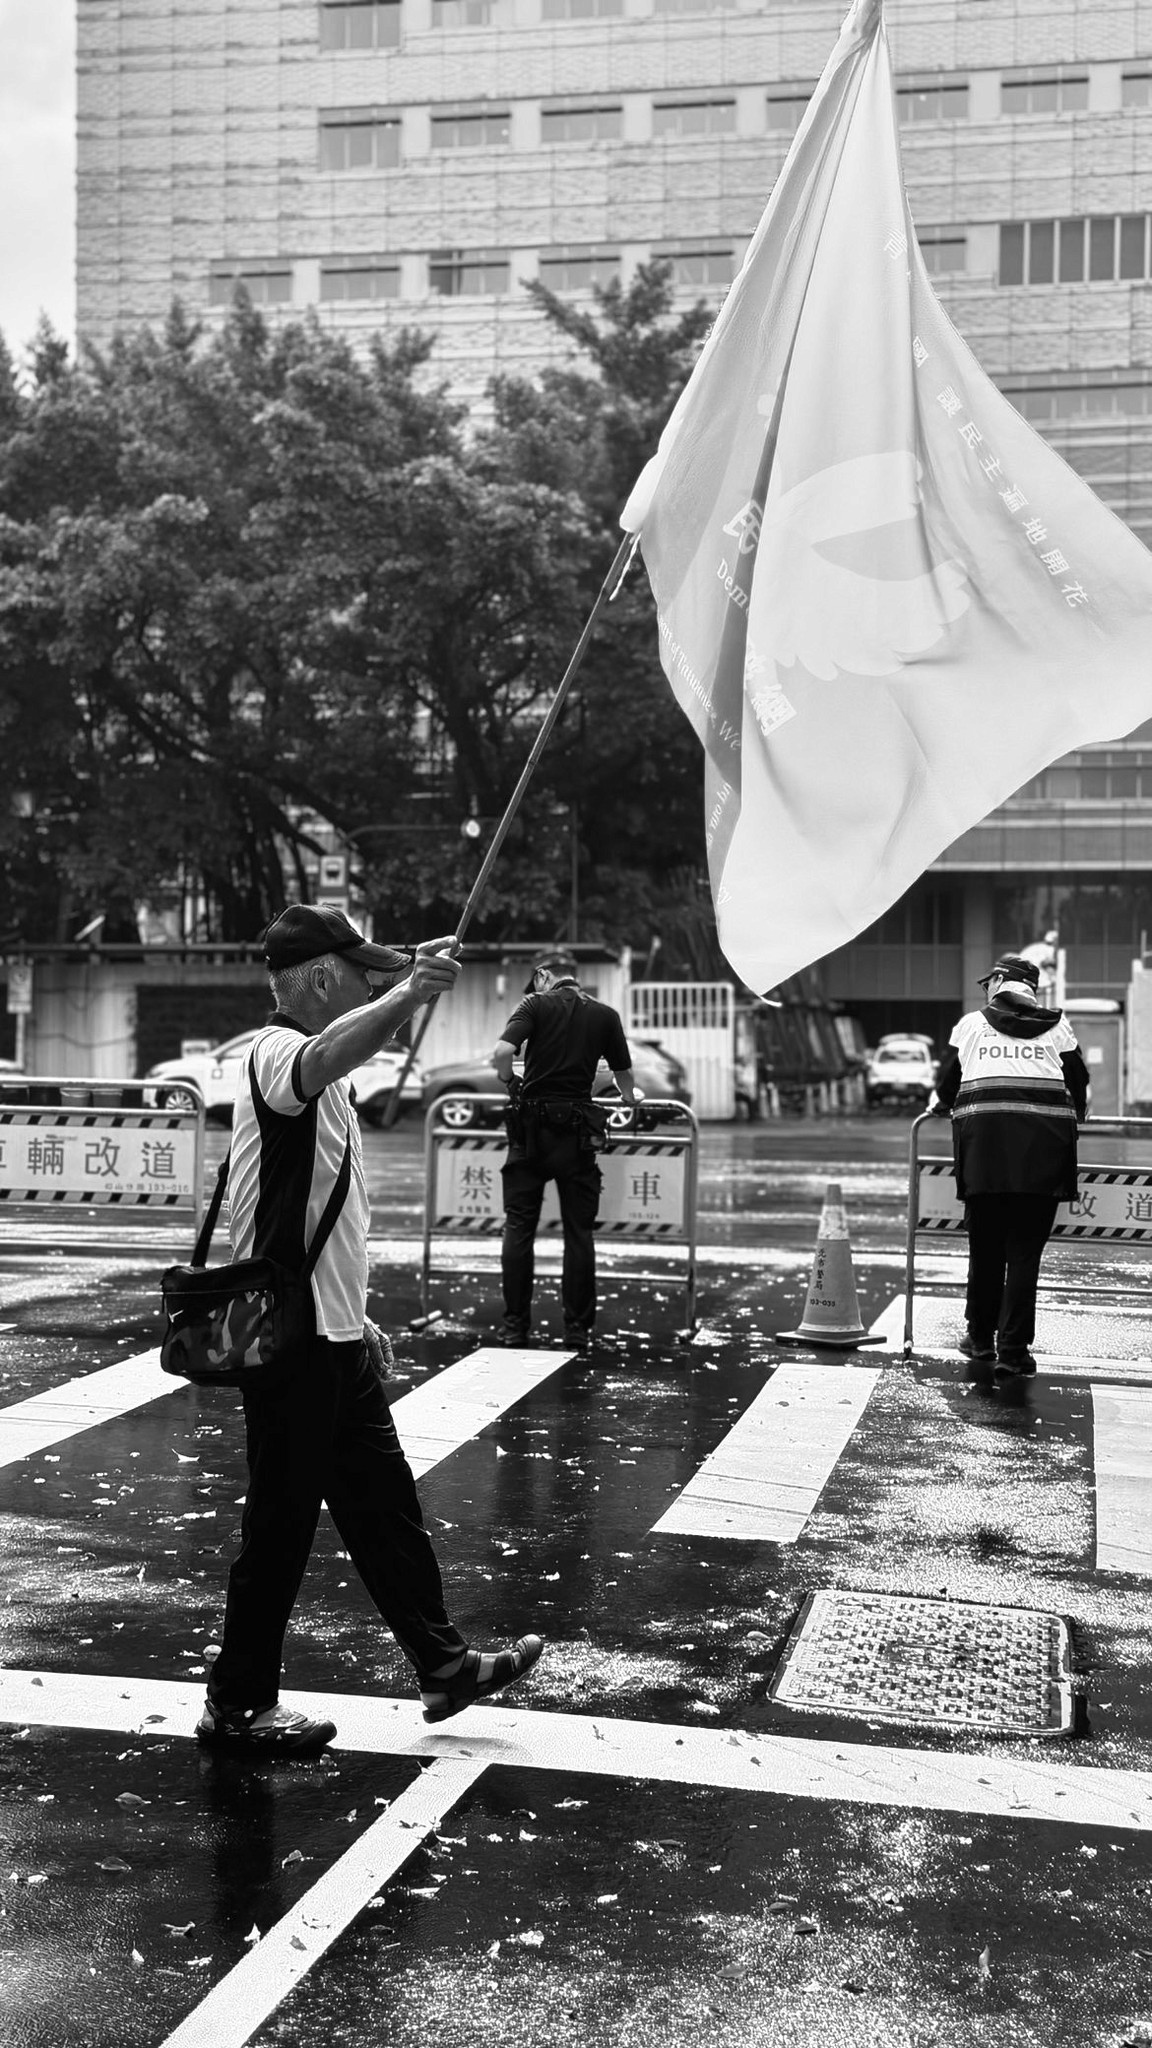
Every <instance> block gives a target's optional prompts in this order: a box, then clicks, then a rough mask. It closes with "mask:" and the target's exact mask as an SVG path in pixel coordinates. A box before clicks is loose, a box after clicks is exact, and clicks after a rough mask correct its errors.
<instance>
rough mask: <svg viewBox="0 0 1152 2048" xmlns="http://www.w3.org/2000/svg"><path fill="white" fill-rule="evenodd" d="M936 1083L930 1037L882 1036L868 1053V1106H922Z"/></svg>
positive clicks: (866, 1076)
mask: <svg viewBox="0 0 1152 2048" xmlns="http://www.w3.org/2000/svg"><path fill="white" fill-rule="evenodd" d="M935 1085H936V1062H935V1060H934V1059H933V1057H932V1047H931V1041H930V1040H929V1039H927V1038H913V1037H898V1036H896V1035H892V1036H890V1037H887V1038H882V1039H881V1041H880V1043H879V1045H878V1046H877V1047H876V1050H875V1052H871V1053H869V1055H868V1065H867V1067H866V1069H865V1073H864V1093H865V1096H866V1098H867V1101H868V1103H869V1106H872V1105H875V1104H879V1103H887V1102H890V1103H895V1104H899V1105H902V1106H906V1105H908V1104H913V1105H915V1106H916V1107H918V1108H923V1106H924V1104H925V1103H926V1102H927V1100H928V1097H929V1096H930V1095H931V1093H932V1090H933V1088H934V1087H935Z"/></svg>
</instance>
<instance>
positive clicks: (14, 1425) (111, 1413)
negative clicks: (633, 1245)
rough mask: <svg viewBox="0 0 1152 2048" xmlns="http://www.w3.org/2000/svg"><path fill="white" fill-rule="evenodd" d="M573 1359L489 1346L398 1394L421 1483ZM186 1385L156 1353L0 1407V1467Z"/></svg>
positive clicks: (396, 1410) (399, 1418) (396, 1409)
mask: <svg viewBox="0 0 1152 2048" xmlns="http://www.w3.org/2000/svg"><path fill="white" fill-rule="evenodd" d="M572 1356H573V1354H572V1352H571V1351H529V1350H524V1351H511V1350H510V1351H505V1350H502V1349H489V1348H488V1347H487V1346H484V1347H482V1348H481V1349H480V1350H478V1351H473V1352H472V1353H471V1354H470V1355H469V1356H468V1357H467V1358H462V1359H460V1360H459V1362H458V1363H457V1364H456V1365H450V1366H446V1367H445V1369H444V1371H443V1372H440V1373H437V1374H436V1375H435V1376H434V1378H432V1379H430V1380H427V1381H425V1383H424V1384H423V1385H422V1386H419V1387H413V1389H412V1391H411V1392H410V1393H407V1394H401V1395H399V1396H398V1397H397V1398H396V1400H395V1401H393V1402H392V1404H391V1405H392V1414H393V1418H394V1420H395V1422H396V1426H397V1428H398V1429H399V1431H400V1441H401V1442H402V1443H403V1445H404V1447H405V1450H406V1451H407V1452H408V1456H409V1461H410V1463H411V1465H412V1469H413V1471H414V1472H415V1473H416V1475H417V1477H419V1476H420V1474H421V1473H422V1472H429V1471H431V1469H432V1467H433V1466H434V1465H438V1464H439V1463H440V1462H441V1460H442V1459H444V1458H447V1457H449V1456H450V1455H451V1453H452V1452H453V1451H456V1450H459V1448H460V1446H461V1445H462V1444H466V1443H468V1442H469V1441H470V1440H471V1438H472V1437H474V1436H476V1435H477V1434H478V1432H479V1431H480V1430H482V1429H486V1428H487V1426H488V1424H489V1423H491V1422H495V1421H496V1420H497V1418H498V1417H499V1416H500V1415H502V1414H503V1413H504V1412H505V1410H506V1409H508V1408H511V1407H513V1406H514V1405H515V1403H516V1402H517V1401H519V1400H522V1399H523V1397H524V1395H525V1394H529V1393H531V1391H532V1389H533V1387H536V1386H539V1384H540V1382H541V1380H545V1379H548V1378H549V1377H550V1376H551V1374H552V1373H554V1372H556V1371H557V1370H558V1369H559V1367H560V1366H562V1365H564V1364H565V1363H566V1361H567V1360H568V1359H569V1358H571V1357H572ZM186 1385H187V1381H185V1380H179V1379H174V1378H173V1377H172V1375H171V1374H170V1373H165V1372H161V1370H160V1365H159V1362H158V1359H157V1356H156V1353H155V1351H144V1352H141V1353H140V1354H139V1355H138V1356H137V1357H135V1358H122V1359H121V1360H120V1362H119V1364H117V1365H107V1366H104V1367H103V1369H102V1370H101V1371H99V1372H91V1373H86V1374H85V1375H84V1376H83V1378H81V1379H75V1380H67V1381H65V1383H64V1384H63V1386H59V1387H51V1388H49V1390H48V1391H47V1392H46V1393H43V1394H33V1395H32V1396H31V1397H30V1398H29V1399H28V1400H27V1401H14V1402H12V1403H11V1405H10V1406H9V1407H7V1408H0V1467H2V1466H5V1465H15V1464H17V1463H19V1461H20V1459H22V1458H30V1457H32V1456H33V1454H34V1453H35V1452H37V1451H44V1450H48V1449H49V1448H50V1446H51V1445H53V1444H58V1443H63V1442H65V1441H66V1440H67V1439H68V1438H69V1437H72V1436H78V1435H79V1434H80V1433H81V1431H82V1430H85V1429H95V1428H97V1427H98V1426H99V1425H100V1424H101V1423H104V1422H115V1421H116V1419H117V1418H118V1417H119V1416H121V1415H127V1414H129V1413H130V1412H131V1411H132V1410H133V1409H134V1408H143V1407H145V1406H146V1405H147V1404H148V1402H150V1401H158V1400H159V1399H160V1398H161V1396H162V1395H164V1394H171V1393H175V1392H176V1390H177V1389H178V1388H180V1387H183V1386H186Z"/></svg>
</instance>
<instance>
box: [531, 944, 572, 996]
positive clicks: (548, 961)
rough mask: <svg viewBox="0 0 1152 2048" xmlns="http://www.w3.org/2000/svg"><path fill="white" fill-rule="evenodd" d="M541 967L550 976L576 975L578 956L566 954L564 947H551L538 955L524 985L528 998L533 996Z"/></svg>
mask: <svg viewBox="0 0 1152 2048" xmlns="http://www.w3.org/2000/svg"><path fill="white" fill-rule="evenodd" d="M541 967H546V968H547V969H548V972H549V974H573V975H574V974H575V973H576V955H575V954H574V953H566V952H565V951H564V948H563V946H550V947H549V949H548V951H547V952H545V953H537V955H536V958H535V959H534V961H533V962H532V969H531V972H530V974H529V976H528V979H527V981H526V982H525V984H524V993H525V995H526V996H530V995H531V993H532V984H533V982H534V981H535V979H536V973H537V969H538V968H541Z"/></svg>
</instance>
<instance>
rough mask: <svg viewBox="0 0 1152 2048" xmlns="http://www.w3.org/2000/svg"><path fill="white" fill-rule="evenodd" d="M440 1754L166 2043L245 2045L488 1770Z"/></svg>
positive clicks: (180, 2046) (183, 2047) (178, 2047)
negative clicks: (444, 1757)
mask: <svg viewBox="0 0 1152 2048" xmlns="http://www.w3.org/2000/svg"><path fill="white" fill-rule="evenodd" d="M486 1768H487V1765H486V1764H484V1763H459V1762H449V1761H446V1760H444V1759H443V1758H438V1759H437V1760H436V1761H435V1762H434V1763H432V1764H430V1765H429V1767H428V1769H427V1770H426V1771H424V1772H423V1773H422V1774H421V1776H420V1777H419V1778H417V1779H416V1781H415V1783H414V1784H411V1785H409V1786H408V1788H407V1790H406V1791H404V1792H401V1794H400V1796H399V1798H397V1799H394V1800H393V1801H392V1804H391V1806H389V1808H388V1810H387V1812H386V1813H382V1814H381V1816H380V1818H379V1820H378V1821H376V1822H375V1824H374V1825H373V1826H372V1827H370V1828H367V1829H366V1830H365V1832H364V1833H363V1834H362V1835H361V1836H360V1838H359V1840H358V1841H356V1842H353V1844H352V1847H351V1848H350V1849H346V1850H345V1852H344V1854H343V1856H341V1857H339V1858H338V1860H337V1861H336V1862H335V1863H333V1864H332V1865H331V1866H330V1868H329V1869H328V1870H326V1871H325V1873H324V1875H323V1877H322V1878H320V1879H319V1880H318V1881H317V1883H316V1884H314V1885H313V1886H312V1887H311V1889H310V1890H309V1891H307V1892H305V1894H304V1896H303V1898H302V1899H298V1900H297V1901H296V1904H295V1905H294V1906H293V1907H292V1909H291V1911H290V1912H288V1913H285V1914H284V1916H283V1918H282V1919H280V1920H277V1921H276V1923H275V1925H274V1926H272V1927H271V1928H269V1929H267V1930H263V1929H262V1930H261V1936H262V1938H261V1940H260V1941H259V1942H258V1943H257V1944H256V1946H255V1947H253V1948H251V1949H250V1950H249V1951H248V1954H247V1955H246V1956H245V1957H244V1959H243V1961H242V1962H239V1963H237V1964H236V1966H235V1968H234V1969H232V1970H229V1972H228V1974H227V1976H226V1977H222V1978H221V1980H220V1982H219V1983H218V1984H216V1985H214V1986H213V1988H212V1990H211V1991H210V1992H209V1994H208V1996H207V1998H205V1999H202V2000H201V2002H200V2004H199V2005H198V2006H196V2007H195V2009H194V2010H193V2011H192V2012H190V2013H189V2014H188V2016H187V2018H186V2019H184V2020H182V2021H181V2022H180V2025H179V2026H178V2027H177V2028H176V2030H175V2032H174V2033H172V2034H169V2036H168V2038H167V2041H166V2042H165V2043H164V2044H163V2048H243V2044H244V2042H245V2041H249V2040H251V2038H252V2036H253V2034H254V2033H255V2032H256V2031H257V2029H258V2028H259V2027H262V2026H263V2025H264V2024H265V2022H266V2021H267V2020H269V2019H270V2018H271V2017H272V2014H273V2013H274V2012H275V2011H276V2008H277V2007H278V2006H280V2005H282V2004H283V2002H284V2000H285V1999H286V1998H287V1996H288V1993H289V1992H290V1991H291V1990H292V1988H293V1986H294V1985H296V1984H298V1983H299V1982H300V1980H301V1978H303V1977H305V1976H307V1974H308V1971H309V1970H310V1969H311V1968H312V1965H313V1964H314V1963H316V1962H318V1961H319V1959H320V1957H321V1956H322V1955H323V1954H324V1953H325V1951H326V1950H327V1949H329V1948H331V1946H332V1944H333V1942H334V1941H336V1940H337V1939H338V1938H339V1936H340V1935H341V1934H343V1932H344V1930H345V1928H346V1927H350V1926H351V1924H352V1922H353V1920H354V1919H355V1918H356V1915H357V1914H358V1913H359V1912H361V1911H362V1910H363V1908H364V1907H365V1906H366V1905H367V1903H368V1901H369V1899H371V1898H373V1897H374V1896H375V1894H376V1893H377V1892H378V1891H379V1890H380V1889H381V1887H382V1886H383V1885H385V1884H387V1882H388V1880H389V1878H391V1877H394V1876H395V1875H396V1872H397V1871H398V1870H399V1869H400V1868H401V1866H402V1864H404V1863H406V1862H407V1861H408V1858H409V1857H410V1856H411V1855H412V1853H413V1851H414V1850H415V1849H418V1848H419V1846H420V1844H421V1842H423V1841H426V1840H427V1838H428V1836H429V1835H430V1834H431V1833H432V1832H433V1830H434V1829H436V1828H437V1827H439V1826H440V1824H441V1822H442V1821H443V1820H444V1818H445V1816H446V1814H448V1813H449V1812H450V1811H451V1809H452V1807H453V1806H455V1805H456V1803H457V1801H458V1800H460V1799H462V1798H463V1797H464V1794H465V1793H466V1792H468V1791H469V1790H470V1789H471V1787H472V1786H473V1785H474V1784H475V1783H476V1780H477V1778H479V1777H481V1776H482V1775H483V1773H484V1771H485V1770H486Z"/></svg>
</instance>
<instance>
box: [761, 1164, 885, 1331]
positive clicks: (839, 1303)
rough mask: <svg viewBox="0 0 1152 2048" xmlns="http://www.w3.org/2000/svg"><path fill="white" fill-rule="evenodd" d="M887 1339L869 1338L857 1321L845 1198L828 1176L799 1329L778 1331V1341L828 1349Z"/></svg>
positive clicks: (836, 1183) (837, 1183) (835, 1182)
mask: <svg viewBox="0 0 1152 2048" xmlns="http://www.w3.org/2000/svg"><path fill="white" fill-rule="evenodd" d="M886 1341H887V1340H886V1339H885V1338H884V1337H870V1336H869V1335H868V1332H867V1330H866V1329H865V1328H864V1325H863V1323H862V1322H861V1321H860V1309H859V1306H858V1304H857V1301H856V1275H855V1274H854V1272H853V1271H852V1247H851V1245H850V1244H849V1242H848V1218H847V1216H846V1215H845V1214H844V1197H843V1196H842V1194H841V1193H840V1184H839V1182H838V1181H834V1180H830V1181H829V1183H828V1187H827V1190H826V1192H825V1195H824V1207H823V1208H822V1210H821V1211H820V1228H819V1230H818V1231H817V1233H816V1258H815V1261H814V1263H813V1266H812V1278H811V1280H810V1281H809V1283H808V1299H807V1301H806V1302H805V1303H804V1315H803V1317H802V1319H801V1323H800V1327H799V1329H798V1330H777V1332H776V1342H777V1343H778V1344H825V1345H827V1346H828V1348H829V1349H830V1350H832V1351H854V1350H855V1349H856V1346H857V1345H858V1344H883V1343H885V1342H886Z"/></svg>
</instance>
